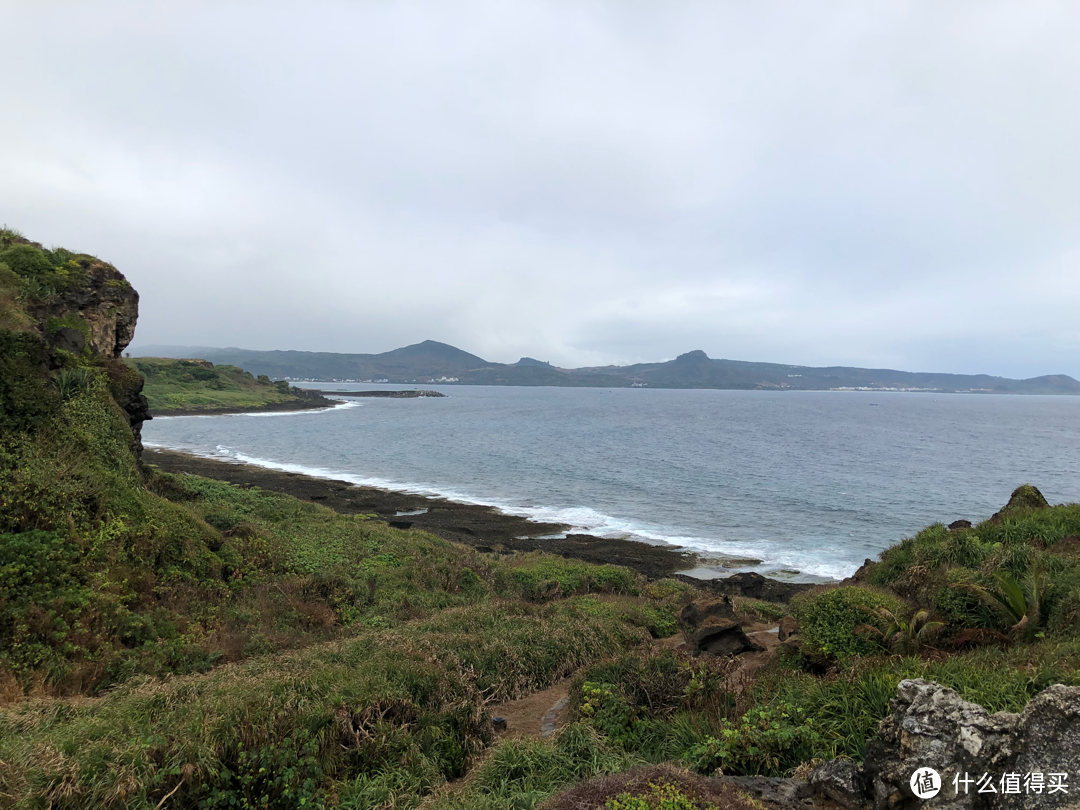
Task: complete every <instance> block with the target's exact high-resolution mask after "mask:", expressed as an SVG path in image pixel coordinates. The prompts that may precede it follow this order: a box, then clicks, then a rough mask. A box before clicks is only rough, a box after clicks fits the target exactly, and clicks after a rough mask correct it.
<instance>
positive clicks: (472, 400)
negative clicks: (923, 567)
mask: <svg viewBox="0 0 1080 810" xmlns="http://www.w3.org/2000/svg"><path fill="white" fill-rule="evenodd" d="M312 387H319V386H312ZM322 387H326V388H331V387H333V388H339V389H348V390H356V389H365V388H367V389H375V388H394V387H395V386H371V385H338V384H333V385H330V384H323V386H322ZM397 387H400V386H397ZM436 388H437V389H438V390H440V391H442V392H443V393H446V394H447V395H448V396H447V397H446V398H439V399H435V398H424V399H404V400H384V399H359V400H351V401H346V402H343V403H342V404H341V405H340V406H339V407H336V408H334V409H332V410H323V411H317V412H313V411H307V412H300V413H291V414H262V415H231V416H213V417H171V418H158V419H154V420H153V421H151V422H148V423H147V424H146V425H145V427H144V430H143V437H144V440H145V442H146V444H147V445H148V446H160V447H167V448H173V449H178V450H185V451H188V452H194V453H197V454H200V455H205V456H209V457H222V458H233V459H237V460H242V461H248V462H251V463H255V464H261V465H264V466H270V467H275V468H279V469H287V470H291V471H295V472H303V473H308V474H312V475H321V476H328V477H334V478H341V479H344V480H348V481H351V482H353V483H356V484H367V485H373V486H379V487H385V488H390V489H398V490H407V491H412V492H417V493H421V494H424V495H433V496H434V495H439V496H445V497H449V498H452V499H455V500H463V501H470V502H475V503H482V504H489V505H493V506H496V507H499V508H500V509H503V510H505V511H507V512H510V513H513V514H518V515H524V516H527V517H532V518H535V519H537V520H542V521H551V522H560V523H566V524H569V525H571V526H572V527H574V528H573V531H577V532H585V533H589V534H593V535H600V536H610V537H627V538H631V539H637V540H641V541H643V542H650V543H669V544H673V545H679V546H684V547H687V548H689V549H692V550H695V551H697V552H699V553H700V554H701V555H702V556H703V558H705V560H706V562H705V563H704V564H703V566H702V568H701V569H700V570H699V571H698V572H697V573H698V574H700V575H702V576H710V575H716V574H718V573H731V572H734V571H738V570H755V571H760V572H762V573H766V574H771V575H773V576H781V577H788V578H792V579H796V580H814V579H822V578H824V579H830V578H840V577H844V576H847V575H849V574H851V573H852V572H853V571H854V570H855V569H856V568H857V567H858V566H859V565H860V564H861V563H862V562H863V560H864V559H865V558H866V557H874V556H876V555H877V554H878V552H880V551H881V550H882V549H883V548H885V547H887V546H889V545H892V544H893V543H896V542H897V541H899V540H901V539H902V538H904V537H907V536H910V535H912V534H914V533H915V532H916V531H918V530H919V529H921V528H923V527H925V526H927V525H929V524H930V523H933V522H936V521H942V522H945V523H948V522H951V521H952V520H955V519H957V518H967V519H969V520H972V521H978V520H981V519H984V518H987V517H989V516H990V515H991V514H993V513H994V512H995V511H996V510H997V509H999V508H1000V507H1001V506H1002V505H1003V504H1004V503H1005V502H1006V501H1007V500H1008V497H1009V494H1010V492H1011V491H1012V490H1013V489H1014V488H1015V487H1016V486H1018V485H1019V484H1022V483H1032V484H1035V485H1036V486H1037V487H1039V488H1040V489H1041V490H1042V492H1043V493H1044V494H1045V495H1046V497H1047V498H1048V499H1049V500H1050V501H1051V503H1058V502H1063V501H1078V500H1080V419H1078V417H1080V398H1076V397H1036V396H1030V397H1028V396H996V395H986V396H978V395H960V394H954V395H948V394H942V395H937V394H905V393H863V392H858V393H848V392H804V393H795V392H784V393H780V392H765V391H699V390H692V391H687V390H656V389H654V390H650V389H595V388H586V389H576V388H510V387H494V386H493V387H488V386H475V387H474V386H441V387H440V386H436ZM616 562H617V561H616Z"/></svg>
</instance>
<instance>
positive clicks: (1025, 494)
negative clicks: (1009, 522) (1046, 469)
mask: <svg viewBox="0 0 1080 810" xmlns="http://www.w3.org/2000/svg"><path fill="white" fill-rule="evenodd" d="M1049 505H1050V504H1049V503H1047V501H1046V498H1045V497H1043V494H1042V493H1041V492H1039V489H1038V487H1036V486H1033V485H1032V484H1021V485H1020V486H1018V487H1017V488H1016V489H1014V490H1013V494H1012V495H1010V496H1009V502H1008V503H1007V504H1005V505H1004V506H1003V507H1001V509H1000V510H999V511H997V512H995V513H994V514H993V515H991V516H990V520H991V522H993V523H1001V521H1003V520H1004V519H1005V518H1007V517H1014V516H1016V515H1022V514H1024V513H1025V512H1029V511H1031V510H1032V509H1045V508H1046V507H1048V506H1049Z"/></svg>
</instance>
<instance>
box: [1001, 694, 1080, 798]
mask: <svg viewBox="0 0 1080 810" xmlns="http://www.w3.org/2000/svg"><path fill="white" fill-rule="evenodd" d="M1017 726H1018V728H1017V734H1016V735H1015V736H1014V737H1012V738H1011V739H1009V740H1008V742H1007V748H1008V752H1009V754H1010V757H1009V761H1010V771H1012V772H1016V773H1019V774H1021V775H1023V774H1027V773H1033V772H1036V771H1038V772H1042V773H1044V774H1050V773H1067V774H1069V779H1068V781H1069V782H1070V785H1069V793H1068V794H1062V793H1055V794H1054V796H1053V797H1051V796H1049V795H1048V794H1043V795H1041V796H1040V795H1036V794H1028V795H1025V796H1023V797H1022V801H1020V802H1019V803H1016V804H1010V805H1009V806H1010V807H1020V808H1024V810H1028V809H1029V808H1032V810H1033V809H1034V808H1039V807H1064V806H1065V805H1066V803H1067V799H1068V798H1069V797H1071V798H1072V801H1073V802H1077V801H1078V800H1080V687H1076V686H1063V685H1062V684H1060V683H1058V684H1054V685H1053V686H1051V687H1049V688H1048V689H1044V690H1043V691H1042V692H1040V693H1039V694H1038V695H1036V696H1035V698H1034V699H1033V700H1032V701H1031V702H1029V703H1028V705H1027V706H1025V707H1024V711H1023V713H1021V714H1020V720H1019V723H1018V724H1017ZM1055 800H1058V803H1057V804H1054V803H1053V802H1054V801H1055Z"/></svg>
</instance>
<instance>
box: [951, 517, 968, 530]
mask: <svg viewBox="0 0 1080 810" xmlns="http://www.w3.org/2000/svg"><path fill="white" fill-rule="evenodd" d="M970 528H971V521H970V520H963V519H961V520H954V521H953V522H952V523H950V524H949V531H950V532H955V531H956V530H957V529H970Z"/></svg>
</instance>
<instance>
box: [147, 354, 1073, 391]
mask: <svg viewBox="0 0 1080 810" xmlns="http://www.w3.org/2000/svg"><path fill="white" fill-rule="evenodd" d="M132 354H133V356H135V357H152V356H162V357H173V358H198V359H202V360H209V361H210V362H213V363H218V364H221V363H225V364H229V365H235V366H240V367H241V368H244V369H245V370H247V371H250V372H251V373H252V374H266V375H269V376H271V377H275V378H278V379H290V380H323V381H345V380H355V381H360V382H366V381H384V380H385V381H386V382H391V383H413V382H416V383H437V382H456V383H461V384H466V385H517V386H537V385H544V386H566V387H575V388H581V387H600V388H627V387H638V388H646V387H648V388H712V389H722V390H731V389H735V390H774V391H787V390H790V391H830V390H862V389H865V390H870V391H878V390H881V391H885V390H909V391H912V390H914V391H938V392H965V393H1012V394H1073V395H1078V394H1080V382H1078V381H1077V380H1075V379H1073V378H1072V377H1070V376H1068V375H1066V374H1046V375H1042V376H1039V377H1032V378H1029V379H1023V380H1016V379H1010V378H1007V377H999V376H995V375H991V374H951V373H945V372H915V371H901V370H898V369H882V368H878V369H873V368H859V367H855V366H802V365H793V364H786V363H764V362H755V361H748V360H727V359H717V358H711V357H709V356H708V355H707V354H706V353H705V352H704V351H702V350H701V349H694V350H692V351H689V352H685V353H683V354H680V355H678V356H677V357H676V358H675V359H674V360H667V361H661V362H656V363H634V364H632V365H628V366H592V367H582V368H575V369H566V368H558V367H556V366H552V365H550V364H548V363H542V362H540V361H537V360H534V359H533V358H531V357H524V358H522V359H521V360H519V361H518V362H517V363H495V362H491V361H488V360H485V359H484V358H482V357H480V356H479V355H475V354H471V353H469V352H466V351H464V350H462V349H459V348H457V347H456V346H451V345H450V344H448V343H441V342H439V341H435V340H425V341H422V342H420V343H414V344H411V345H409V346H402V347H401V348H398V349H393V350H391V351H387V352H381V353H378V354H347V353H339V352H304V351H295V350H273V351H259V350H254V349H240V348H236V347H228V348H214V347H208V346H161V345H159V346H147V347H145V348H143V349H136V350H134V351H133V353H132Z"/></svg>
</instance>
